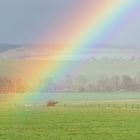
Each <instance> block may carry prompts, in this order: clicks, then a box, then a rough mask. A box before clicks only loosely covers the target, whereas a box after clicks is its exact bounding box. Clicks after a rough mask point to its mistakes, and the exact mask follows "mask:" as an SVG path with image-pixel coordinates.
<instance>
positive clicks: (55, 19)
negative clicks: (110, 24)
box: [0, 0, 140, 46]
mask: <svg viewBox="0 0 140 140" xmlns="http://www.w3.org/2000/svg"><path fill="white" fill-rule="evenodd" d="M87 1H88V0H0V43H34V42H36V41H38V40H40V37H41V36H42V33H44V30H45V35H46V36H45V37H46V41H50V33H51V32H52V31H54V29H53V27H54V26H55V24H58V23H60V22H61V21H63V19H64V18H65V19H68V18H69V15H70V14H71V12H72V10H73V9H75V8H79V7H80V6H81V7H83V6H84V5H85V6H86V2H87ZM137 6H138V7H139V5H137ZM134 13H135V16H134V18H133V19H130V20H128V22H127V25H126V27H125V28H124V29H123V30H122V31H121V32H118V33H117V34H116V35H115V38H113V39H112V40H108V41H107V42H99V44H102V43H107V44H117V45H134V46H140V10H139V11H138V10H137V11H135V12H134ZM44 27H45V29H44ZM53 35H54V34H53ZM54 38H59V37H54Z"/></svg>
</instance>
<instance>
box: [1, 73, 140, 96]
mask: <svg viewBox="0 0 140 140" xmlns="http://www.w3.org/2000/svg"><path fill="white" fill-rule="evenodd" d="M39 83H40V92H112V91H119V92H121V91H130V92H132V91H140V73H138V74H136V76H135V77H132V76H129V75H122V76H117V75H116V76H110V77H109V76H105V75H104V76H100V78H99V79H98V80H97V81H95V82H91V81H90V80H88V78H87V77H86V76H85V75H78V76H76V77H72V76H71V75H65V77H64V78H63V79H61V80H60V81H55V80H53V78H51V77H49V78H45V79H44V80H40V81H39ZM25 92H33V90H31V87H30V86H29V85H28V84H27V83H26V82H25V81H24V80H22V79H20V78H17V79H16V78H15V79H9V78H8V77H1V78H0V94H7V93H25Z"/></svg>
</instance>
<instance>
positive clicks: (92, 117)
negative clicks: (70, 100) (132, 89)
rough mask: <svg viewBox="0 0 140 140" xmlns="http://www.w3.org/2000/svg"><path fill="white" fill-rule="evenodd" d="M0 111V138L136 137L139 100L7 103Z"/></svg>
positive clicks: (119, 139)
mask: <svg viewBox="0 0 140 140" xmlns="http://www.w3.org/2000/svg"><path fill="white" fill-rule="evenodd" d="M0 114H1V115H0V139H1V140H19V139H20V140H91V139H93V140H133V139H135V140H139V138H140V133H139V131H140V117H139V116H140V102H127V104H126V103H124V102H119V103H115V102H114V103H107V102H106V103H99V102H98V103H97V102H96V103H92V104H86V105H85V104H78V105H69V106H63V105H57V106H56V107H45V106H44V107H18V108H17V107H16V108H15V107H11V108H7V109H1V111H0Z"/></svg>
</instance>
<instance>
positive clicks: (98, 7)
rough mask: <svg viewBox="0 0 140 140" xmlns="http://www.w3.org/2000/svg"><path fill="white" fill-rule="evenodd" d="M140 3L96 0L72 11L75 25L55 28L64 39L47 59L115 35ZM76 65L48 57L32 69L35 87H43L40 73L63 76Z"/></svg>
mask: <svg viewBox="0 0 140 140" xmlns="http://www.w3.org/2000/svg"><path fill="white" fill-rule="evenodd" d="M138 3H139V2H138V1H137V0H99V1H98V2H97V1H96V0H95V1H94V0H93V1H91V2H89V3H88V2H87V8H85V9H80V8H79V9H77V11H74V12H76V14H75V13H74V12H72V16H71V17H70V19H69V21H67V23H69V22H71V20H73V21H75V20H76V19H78V20H76V22H75V23H73V24H72V26H70V25H64V24H63V25H59V26H58V27H56V28H55V29H56V31H55V32H56V36H57V35H59V36H60V35H61V34H63V36H64V41H63V43H62V44H61V45H56V46H55V48H54V49H52V50H51V51H49V56H48V57H47V59H48V60H49V59H51V58H52V57H53V56H54V57H55V56H59V55H64V56H67V55H68V54H73V53H76V52H79V51H81V50H82V51H87V50H91V49H92V48H94V47H95V46H94V44H96V43H97V42H100V40H102V39H104V38H110V39H111V38H112V36H113V35H112V32H113V31H114V29H115V28H117V29H120V30H121V29H122V28H124V26H126V23H125V24H122V23H121V21H123V20H124V18H126V17H129V18H130V19H132V18H133V17H130V16H131V15H130V14H131V13H132V12H133V10H134V9H135V8H136V6H137V4H138ZM85 7H86V5H85ZM64 20H65V19H64ZM64 23H65V21H64ZM115 32H116V30H115V31H114V32H113V33H114V34H115ZM65 34H66V35H65ZM67 34H68V35H67ZM107 36H108V37H107ZM43 38H45V37H43ZM41 42H43V43H42V44H45V43H46V42H45V40H43V41H41ZM38 47H40V50H41V49H42V50H43V49H44V48H45V47H47V46H45V45H42V46H38ZM74 67H76V66H75V65H74V64H66V63H63V62H62V63H60V62H57V61H56V62H55V63H53V64H52V63H51V62H50V61H46V63H45V64H44V65H42V66H41V67H40V68H39V69H38V70H36V71H34V70H31V71H32V72H31V73H30V75H29V76H28V77H29V79H30V80H31V81H32V83H33V87H32V88H33V89H34V91H39V90H40V88H41V87H40V83H39V82H38V81H37V79H38V77H49V75H52V74H53V75H54V76H55V78H56V79H60V78H61V76H62V74H63V72H64V71H68V70H72V69H74ZM33 71H34V72H33ZM25 74H26V73H25ZM15 96H16V97H15ZM15 96H14V97H13V98H15V100H17V101H20V102H21V100H22V101H25V100H30V99H34V98H36V99H38V98H40V97H42V96H43V93H41V92H35V93H31V94H28V93H27V94H24V95H15Z"/></svg>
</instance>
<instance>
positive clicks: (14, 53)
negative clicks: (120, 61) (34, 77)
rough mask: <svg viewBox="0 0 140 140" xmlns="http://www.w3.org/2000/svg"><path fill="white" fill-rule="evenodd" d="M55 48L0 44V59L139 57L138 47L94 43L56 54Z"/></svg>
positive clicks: (50, 46) (49, 46) (139, 49)
mask: <svg viewBox="0 0 140 140" xmlns="http://www.w3.org/2000/svg"><path fill="white" fill-rule="evenodd" d="M59 46H60V45H59ZM56 48H57V47H56V46H54V45H44V46H42V45H38V46H36V45H24V44H21V45H16V44H15V45H14V44H0V60H9V59H10V60H11V59H13V60H44V59H45V60H46V59H53V60H54V59H55V60H75V59H76V60H77V59H78V60H79V59H84V60H85V59H91V58H93V57H95V58H103V57H107V58H132V57H136V58H140V47H130V46H129V47H126V46H125V47H121V46H113V45H94V46H93V47H90V49H84V50H79V52H73V53H72V54H63V53H61V52H59V53H58V54H57V51H59V50H56ZM51 52H53V54H52V53H51ZM54 52H55V53H54ZM56 54H57V55H56Z"/></svg>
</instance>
